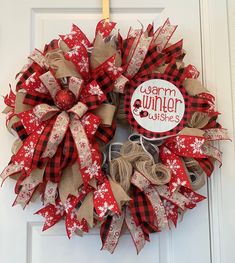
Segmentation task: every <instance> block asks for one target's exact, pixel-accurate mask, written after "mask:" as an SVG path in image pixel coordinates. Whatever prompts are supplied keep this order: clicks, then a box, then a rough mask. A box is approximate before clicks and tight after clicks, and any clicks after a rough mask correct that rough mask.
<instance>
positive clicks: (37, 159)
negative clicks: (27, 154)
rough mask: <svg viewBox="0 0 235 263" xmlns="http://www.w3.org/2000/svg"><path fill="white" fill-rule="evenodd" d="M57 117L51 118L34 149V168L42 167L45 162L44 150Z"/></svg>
mask: <svg viewBox="0 0 235 263" xmlns="http://www.w3.org/2000/svg"><path fill="white" fill-rule="evenodd" d="M55 118H56V117H53V118H51V119H50V121H49V123H48V124H47V125H46V127H45V128H44V130H43V132H42V134H41V136H40V138H39V140H38V142H37V144H36V148H35V151H34V155H33V160H32V167H31V168H32V169H35V168H36V167H39V168H40V167H42V165H43V164H44V163H45V160H43V159H41V155H42V153H43V152H44V150H45V149H46V146H47V142H48V140H49V136H50V134H51V131H52V128H53V125H54V122H55Z"/></svg>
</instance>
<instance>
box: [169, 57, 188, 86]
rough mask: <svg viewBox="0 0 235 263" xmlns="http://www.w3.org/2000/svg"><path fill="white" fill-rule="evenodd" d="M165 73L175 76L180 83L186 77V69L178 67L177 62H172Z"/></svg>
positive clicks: (175, 79)
mask: <svg viewBox="0 0 235 263" xmlns="http://www.w3.org/2000/svg"><path fill="white" fill-rule="evenodd" d="M164 74H165V75H169V76H171V77H173V79H174V81H176V82H179V83H180V84H181V83H182V81H183V80H184V79H185V69H184V68H181V69H178V68H177V65H176V63H175V62H173V63H170V64H169V65H168V66H167V68H166V70H165V72H164Z"/></svg>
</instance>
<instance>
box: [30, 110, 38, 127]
mask: <svg viewBox="0 0 235 263" xmlns="http://www.w3.org/2000/svg"><path fill="white" fill-rule="evenodd" d="M29 123H33V124H35V125H36V126H39V124H40V120H39V119H38V118H37V117H36V116H35V115H34V114H33V113H29Z"/></svg>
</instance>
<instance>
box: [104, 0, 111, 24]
mask: <svg viewBox="0 0 235 263" xmlns="http://www.w3.org/2000/svg"><path fill="white" fill-rule="evenodd" d="M102 12H103V19H106V20H107V21H109V13H110V7H109V0H102Z"/></svg>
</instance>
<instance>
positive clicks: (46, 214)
mask: <svg viewBox="0 0 235 263" xmlns="http://www.w3.org/2000/svg"><path fill="white" fill-rule="evenodd" d="M45 218H46V221H45V225H46V226H48V227H50V226H51V225H52V220H53V217H52V216H49V214H48V212H46V213H45Z"/></svg>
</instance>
